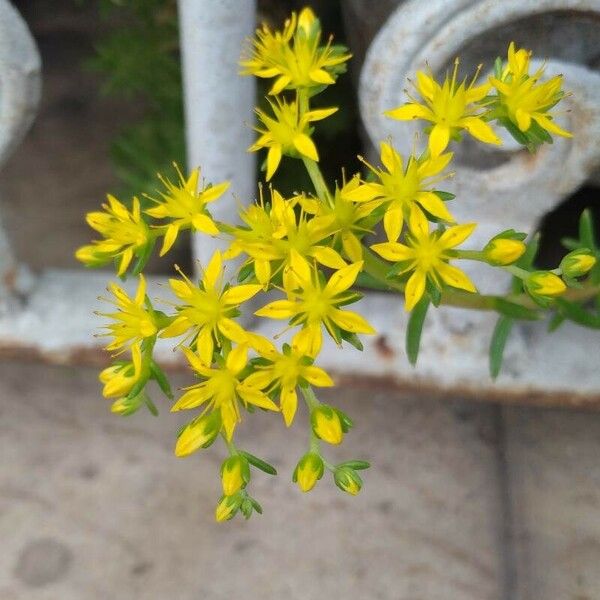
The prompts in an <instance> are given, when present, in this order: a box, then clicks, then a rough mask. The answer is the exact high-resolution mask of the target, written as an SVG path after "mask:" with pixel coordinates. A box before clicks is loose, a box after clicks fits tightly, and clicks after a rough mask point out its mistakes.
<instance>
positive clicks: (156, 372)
mask: <svg viewBox="0 0 600 600" xmlns="http://www.w3.org/2000/svg"><path fill="white" fill-rule="evenodd" d="M150 372H151V373H152V376H153V377H154V379H155V380H156V383H158V386H159V387H160V389H161V390H162V392H163V394H164V395H165V396H166V397H167V398H169V399H170V400H173V392H172V390H171V385H170V384H169V380H168V379H167V376H166V375H165V373H164V371H163V370H162V369H161V368H160V367H159V366H158V365H157V364H156V363H155V362H154V361H152V362H151V363H150Z"/></svg>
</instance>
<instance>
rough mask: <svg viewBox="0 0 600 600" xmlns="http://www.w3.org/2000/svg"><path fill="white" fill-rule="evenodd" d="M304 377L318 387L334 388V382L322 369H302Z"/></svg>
mask: <svg viewBox="0 0 600 600" xmlns="http://www.w3.org/2000/svg"><path fill="white" fill-rule="evenodd" d="M302 377H304V379H306V381H308V383H310V384H311V385H316V386H317V387H331V386H333V380H332V379H331V377H329V375H328V374H327V373H326V372H325V371H324V370H323V369H321V368H320V367H315V366H314V365H310V366H307V367H304V368H303V369H302Z"/></svg>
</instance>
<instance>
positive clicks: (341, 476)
mask: <svg viewBox="0 0 600 600" xmlns="http://www.w3.org/2000/svg"><path fill="white" fill-rule="evenodd" d="M333 480H334V481H335V485H337V486H338V487H339V488H340V490H342V491H344V492H347V493H348V494H351V495H352V496H356V495H357V494H358V492H360V488H361V487H362V479H361V478H360V476H359V474H358V473H357V472H356V471H355V470H354V469H351V468H350V467H347V466H342V467H337V468H336V470H335V471H334V473H333Z"/></svg>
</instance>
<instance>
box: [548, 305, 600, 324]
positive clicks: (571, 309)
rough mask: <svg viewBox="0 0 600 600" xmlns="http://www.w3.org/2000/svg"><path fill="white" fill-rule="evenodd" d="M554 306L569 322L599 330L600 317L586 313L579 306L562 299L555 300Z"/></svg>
mask: <svg viewBox="0 0 600 600" xmlns="http://www.w3.org/2000/svg"><path fill="white" fill-rule="evenodd" d="M556 306H557V307H558V308H559V310H560V312H561V314H563V315H564V316H565V317H567V319H569V320H570V321H573V322H574V323H577V324H578V325H583V326H584V327H590V328H591V329H600V315H598V314H592V313H590V312H588V311H587V310H585V309H584V308H582V307H581V306H580V305H579V304H575V303H573V302H569V301H568V300H565V299H564V298H557V299H556Z"/></svg>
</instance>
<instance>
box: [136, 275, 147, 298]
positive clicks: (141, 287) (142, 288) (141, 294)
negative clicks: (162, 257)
mask: <svg viewBox="0 0 600 600" xmlns="http://www.w3.org/2000/svg"><path fill="white" fill-rule="evenodd" d="M145 300H146V279H145V278H144V276H143V275H142V274H141V273H140V283H139V284H138V289H137V292H136V293H135V303H136V304H137V305H138V306H142V305H143V304H144V301H145Z"/></svg>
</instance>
